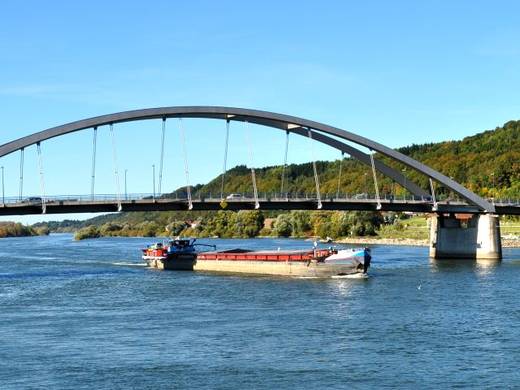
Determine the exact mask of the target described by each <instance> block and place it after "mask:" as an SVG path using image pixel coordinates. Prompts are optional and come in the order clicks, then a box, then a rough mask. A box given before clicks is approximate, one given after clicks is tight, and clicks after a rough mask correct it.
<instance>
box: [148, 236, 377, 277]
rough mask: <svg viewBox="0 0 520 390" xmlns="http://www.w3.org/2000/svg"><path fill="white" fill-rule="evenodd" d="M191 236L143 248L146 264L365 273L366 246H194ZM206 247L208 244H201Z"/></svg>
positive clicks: (323, 274) (367, 262) (317, 274)
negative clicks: (255, 248) (285, 248)
mask: <svg viewBox="0 0 520 390" xmlns="http://www.w3.org/2000/svg"><path fill="white" fill-rule="evenodd" d="M197 246H202V244H195V239H175V240H172V241H170V242H169V243H168V244H163V243H157V244H153V245H150V246H149V247H147V248H145V249H143V256H142V257H143V259H144V260H145V261H146V262H147V264H148V266H149V267H152V268H158V269H167V270H193V271H214V272H227V273H247V274H261V275H282V276H297V277H319V278H324V277H334V276H342V275H353V274H366V273H367V271H368V268H369V267H370V260H371V256H370V249H368V248H363V249H342V250H337V249H333V248H328V249H318V248H316V247H315V248H313V249H310V250H288V251H281V250H277V251H252V250H247V249H230V250H225V251H217V250H216V248H215V247H214V246H211V247H213V248H214V249H215V250H213V251H202V250H197V248H196V247H197ZM203 246H205V247H209V246H210V245H203Z"/></svg>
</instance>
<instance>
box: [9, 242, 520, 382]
mask: <svg viewBox="0 0 520 390" xmlns="http://www.w3.org/2000/svg"><path fill="white" fill-rule="evenodd" d="M152 241H153V239H146V238H102V239H95V240H84V241H79V242H75V241H73V240H72V236H71V235H67V234H61V235H51V236H48V237H26V238H8V239H2V240H0V265H1V269H0V383H1V388H2V389H14V388H16V389H19V388H50V389H70V388H74V389H93V388H95V389H100V388H103V389H115V388H125V389H127V388H153V389H156V388H212V389H243V388H252V389H257V388H259V389H318V388H330V389H336V388H384V387H397V388H433V387H435V388H444V387H448V386H450V387H460V388H475V387H488V388H489V387H494V388H495V387H496V388H511V387H516V386H518V384H519V383H520V370H519V369H518V368H519V366H520V305H519V304H518V302H519V293H518V290H519V287H520V250H519V249H504V255H505V258H504V260H503V262H502V263H500V264H499V265H495V266H489V265H488V266H486V265H480V264H477V263H475V262H472V261H442V262H432V261H430V260H429V259H428V257H427V248H424V247H405V246H403V247H396V246H374V247H373V250H372V255H373V261H372V268H371V270H370V274H371V277H370V278H369V279H367V280H363V279H329V280H312V279H290V278H282V277H258V276H256V277H255V276H243V275H218V274H207V273H193V272H175V271H158V270H152V269H147V268H145V267H143V266H142V265H141V260H140V251H139V249H140V248H142V247H143V246H144V245H145V244H147V243H150V242H152ZM202 241H203V242H207V243H215V244H217V246H218V247H219V248H225V247H226V248H231V247H237V246H247V247H250V248H277V247H283V248H305V247H309V243H308V242H305V241H302V240H287V239H286V240H275V239H253V240H202Z"/></svg>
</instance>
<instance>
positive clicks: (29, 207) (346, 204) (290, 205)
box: [0, 197, 520, 215]
mask: <svg viewBox="0 0 520 390" xmlns="http://www.w3.org/2000/svg"><path fill="white" fill-rule="evenodd" d="M29 199H33V200H24V201H16V202H12V201H11V202H6V203H0V215H26V214H42V213H43V202H42V201H41V200H39V198H36V199H35V198H29ZM258 203H259V209H260V210H317V209H318V201H317V199H309V198H291V199H269V198H262V199H259V200H258ZM321 204H322V208H321V210H360V211H376V210H380V211H395V212H405V211H408V212H417V213H432V212H437V213H442V212H445V213H448V212H449V213H481V212H482V211H481V210H479V209H478V207H476V206H472V205H468V204H466V203H464V202H460V201H456V202H454V201H451V202H446V201H445V202H439V203H437V207H436V208H435V207H434V204H433V202H432V201H431V200H410V199H381V200H380V202H379V203H378V202H377V200H375V199H344V198H343V199H334V198H327V199H322V200H321ZM119 205H120V206H121V207H119ZM192 205H193V208H192V210H194V211H202V210H205V211H206V210H210V211H218V210H233V211H238V210H254V209H255V200H254V199H252V198H242V199H232V200H226V201H225V204H223V202H222V200H221V199H214V198H213V199H204V198H202V199H193V200H192ZM378 205H379V206H380V207H378ZM495 206H496V212H497V214H509V215H520V204H519V203H518V202H516V203H515V202H509V203H495ZM188 207H189V202H188V200H187V199H167V198H162V197H161V198H153V197H146V198H141V199H135V198H132V199H130V198H128V199H121V200H120V201H118V200H117V199H116V198H112V199H94V200H88V199H84V197H78V198H77V199H71V198H69V199H60V198H46V199H45V213H46V214H63V213H92V212H117V211H186V210H188Z"/></svg>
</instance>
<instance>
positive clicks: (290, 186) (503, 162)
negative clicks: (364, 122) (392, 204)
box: [194, 121, 520, 198]
mask: <svg viewBox="0 0 520 390" xmlns="http://www.w3.org/2000/svg"><path fill="white" fill-rule="evenodd" d="M398 151H400V152H401V153H403V154H406V155H408V156H410V157H412V158H414V159H416V160H418V161H421V162H423V163H424V164H426V165H428V166H431V167H432V168H434V169H436V170H438V171H439V172H441V173H443V174H445V175H446V176H448V177H452V178H454V179H455V180H456V181H458V182H459V183H461V184H463V185H464V186H466V187H468V188H470V189H471V190H472V191H474V192H476V193H477V194H479V195H481V196H484V197H495V198H500V197H503V198H508V197H509V198H514V197H520V121H511V122H507V123H506V124H505V125H504V126H502V127H499V128H496V129H495V130H489V131H485V132H483V133H479V134H476V135H474V136H471V137H466V138H464V139H463V140H461V141H447V142H440V143H431V144H424V145H411V146H406V147H403V148H399V149H398ZM376 158H377V159H380V160H382V161H384V162H385V163H386V164H387V165H390V166H392V167H394V168H396V169H398V170H401V171H402V170H403V168H404V166H400V165H399V164H396V163H395V162H393V161H391V160H389V159H387V158H385V157H383V156H380V155H376ZM339 165H340V161H339V160H336V161H332V162H328V161H318V162H317V170H318V174H319V178H320V187H321V190H322V192H323V193H330V194H335V193H336V191H337V188H338V172H339ZM255 172H256V177H257V185H258V191H259V192H260V193H264V192H265V193H272V192H276V193H279V192H280V183H281V181H280V178H281V174H282V167H280V166H274V167H265V168H257V169H255ZM286 175H287V180H286V184H285V187H286V188H287V191H288V192H290V193H314V192H315V185H314V176H313V170H312V163H306V164H298V165H297V164H291V165H289V166H288V167H287V170H286ZM405 175H406V176H407V177H408V178H409V179H410V180H413V181H415V182H417V183H418V184H420V185H421V186H422V187H423V188H425V189H428V188H429V185H428V179H427V178H426V177H423V176H422V175H420V174H418V173H415V172H410V169H408V170H407V171H405ZM378 183H379V186H380V192H381V194H391V193H392V192H393V193H394V194H397V195H402V194H403V190H402V188H400V187H399V186H397V185H396V186H393V185H392V181H391V180H389V179H386V178H383V177H382V176H380V175H378ZM220 186H221V177H220V176H218V177H216V178H215V179H214V180H212V181H211V182H209V183H208V184H206V185H204V186H199V188H197V191H194V192H195V194H197V193H202V194H210V193H211V194H213V195H215V194H220ZM392 187H393V191H392ZM340 191H341V193H347V194H356V193H374V185H373V180H372V173H371V171H370V167H367V166H365V165H363V164H361V163H359V162H357V161H356V160H353V159H350V158H346V159H344V161H343V166H342V180H341V183H340ZM438 191H439V192H440V193H442V192H443V191H444V192H446V190H445V189H442V188H439V189H438ZM224 192H225V193H234V192H238V193H252V185H251V171H250V170H249V169H247V168H246V167H245V166H238V167H235V168H233V169H231V170H230V171H229V172H228V173H227V174H226V185H225V191H224Z"/></svg>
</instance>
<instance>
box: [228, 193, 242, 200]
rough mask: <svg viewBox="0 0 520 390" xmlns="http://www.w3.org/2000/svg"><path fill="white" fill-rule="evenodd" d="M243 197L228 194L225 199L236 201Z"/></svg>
mask: <svg viewBox="0 0 520 390" xmlns="http://www.w3.org/2000/svg"><path fill="white" fill-rule="evenodd" d="M243 198H244V197H243V196H242V194H229V195H228V196H226V199H227V200H237V199H243Z"/></svg>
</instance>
